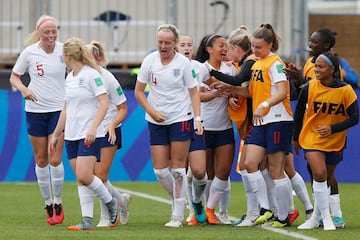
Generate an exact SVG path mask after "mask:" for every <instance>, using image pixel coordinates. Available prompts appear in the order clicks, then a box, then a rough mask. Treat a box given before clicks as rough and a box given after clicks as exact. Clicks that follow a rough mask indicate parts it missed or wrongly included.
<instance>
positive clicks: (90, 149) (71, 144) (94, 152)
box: [65, 138, 104, 162]
mask: <svg viewBox="0 0 360 240" xmlns="http://www.w3.org/2000/svg"><path fill="white" fill-rule="evenodd" d="M102 141H104V139H103V138H96V140H95V142H93V144H91V145H90V146H86V145H85V144H84V139H80V140H75V141H69V140H65V146H66V153H67V158H68V159H69V160H70V159H73V158H77V157H80V156H95V157H96V160H97V161H98V162H100V150H101V148H100V144H101V142H102Z"/></svg>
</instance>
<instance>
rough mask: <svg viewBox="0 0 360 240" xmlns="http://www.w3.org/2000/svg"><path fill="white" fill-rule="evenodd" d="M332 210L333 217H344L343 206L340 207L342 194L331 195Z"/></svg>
mask: <svg viewBox="0 0 360 240" xmlns="http://www.w3.org/2000/svg"><path fill="white" fill-rule="evenodd" d="M329 201H330V209H331V213H332V215H333V216H336V217H342V211H341V205H340V194H332V195H330V199H329Z"/></svg>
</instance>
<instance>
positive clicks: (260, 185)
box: [248, 170, 270, 210]
mask: <svg viewBox="0 0 360 240" xmlns="http://www.w3.org/2000/svg"><path fill="white" fill-rule="evenodd" d="M248 179H249V183H250V186H251V189H252V191H253V192H254V193H255V194H256V198H257V201H258V203H259V205H260V207H261V208H265V209H269V210H270V206H269V199H268V194H267V187H266V183H265V180H264V177H263V175H262V174H261V172H260V170H258V171H256V172H253V173H248Z"/></svg>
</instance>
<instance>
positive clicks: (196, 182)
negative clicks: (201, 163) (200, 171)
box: [192, 174, 208, 203]
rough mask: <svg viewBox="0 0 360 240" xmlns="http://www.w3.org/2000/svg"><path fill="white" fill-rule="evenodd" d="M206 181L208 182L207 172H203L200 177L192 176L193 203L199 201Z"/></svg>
mask: <svg viewBox="0 0 360 240" xmlns="http://www.w3.org/2000/svg"><path fill="white" fill-rule="evenodd" d="M207 182H208V178H207V174H205V176H204V177H203V178H202V179H196V178H195V177H193V179H192V185H193V187H192V189H193V190H194V192H193V197H192V199H193V201H194V202H195V203H199V202H200V201H201V199H202V197H203V193H204V190H205V187H206V184H207Z"/></svg>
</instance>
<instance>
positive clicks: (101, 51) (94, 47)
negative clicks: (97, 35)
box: [86, 40, 108, 67]
mask: <svg viewBox="0 0 360 240" xmlns="http://www.w3.org/2000/svg"><path fill="white" fill-rule="evenodd" d="M86 46H87V47H88V49H89V50H90V52H91V54H92V55H93V57H94V58H95V60H96V62H97V63H98V64H99V65H100V66H103V67H106V65H107V64H108V60H107V58H106V56H105V47H104V45H103V44H101V43H100V42H98V41H95V40H93V41H91V42H90V43H89V44H87V45H86Z"/></svg>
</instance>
